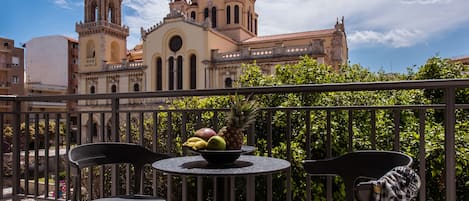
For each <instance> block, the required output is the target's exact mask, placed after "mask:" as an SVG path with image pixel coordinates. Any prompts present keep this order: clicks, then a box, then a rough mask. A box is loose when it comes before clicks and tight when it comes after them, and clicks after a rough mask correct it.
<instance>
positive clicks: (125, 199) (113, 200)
mask: <svg viewBox="0 0 469 201" xmlns="http://www.w3.org/2000/svg"><path fill="white" fill-rule="evenodd" d="M131 200H145V201H165V200H164V199H162V198H159V197H154V196H149V195H121V196H116V197H109V198H100V199H97V200H93V201H131Z"/></svg>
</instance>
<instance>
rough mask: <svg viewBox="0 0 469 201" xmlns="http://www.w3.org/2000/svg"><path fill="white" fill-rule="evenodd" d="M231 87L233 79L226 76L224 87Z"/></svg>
mask: <svg viewBox="0 0 469 201" xmlns="http://www.w3.org/2000/svg"><path fill="white" fill-rule="evenodd" d="M232 87H233V79H231V77H227V78H226V79H225V88H232Z"/></svg>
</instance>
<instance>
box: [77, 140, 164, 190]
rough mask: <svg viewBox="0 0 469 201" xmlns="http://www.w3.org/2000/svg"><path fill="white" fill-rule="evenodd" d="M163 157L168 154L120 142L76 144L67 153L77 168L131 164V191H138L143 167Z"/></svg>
mask: <svg viewBox="0 0 469 201" xmlns="http://www.w3.org/2000/svg"><path fill="white" fill-rule="evenodd" d="M163 158H169V156H168V155H166V154H161V153H155V152H153V151H150V150H148V149H146V148H145V147H143V146H141V145H137V144H130V143H120V142H102V143H90V144H83V145H78V146H76V147H73V148H72V149H71V150H70V152H69V153H68V159H69V161H70V163H71V164H72V165H74V166H75V167H77V168H79V169H82V168H86V167H92V166H98V165H105V164H119V163H121V164H124V163H125V164H132V165H133V166H134V170H135V179H134V181H135V185H134V191H133V193H138V192H140V182H141V176H142V170H143V167H144V166H145V165H146V164H151V163H153V162H155V161H157V160H160V159H163Z"/></svg>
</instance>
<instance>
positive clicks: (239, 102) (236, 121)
mask: <svg viewBox="0 0 469 201" xmlns="http://www.w3.org/2000/svg"><path fill="white" fill-rule="evenodd" d="M248 99H249V97H248V98H246V99H245V98H243V97H241V96H238V95H235V96H231V105H230V112H229V113H228V116H227V119H226V126H224V127H222V128H221V129H220V131H218V135H220V136H223V137H224V138H225V141H226V149H231V150H233V149H241V146H242V145H243V141H244V134H243V131H244V130H245V129H246V128H247V127H249V126H251V125H252V124H253V123H254V122H255V121H256V115H257V113H258V111H259V110H258V107H257V103H256V102H255V101H249V100H248Z"/></svg>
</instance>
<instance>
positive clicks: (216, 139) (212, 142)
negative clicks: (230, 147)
mask: <svg viewBox="0 0 469 201" xmlns="http://www.w3.org/2000/svg"><path fill="white" fill-rule="evenodd" d="M207 149H209V150H225V149H226V142H225V139H224V138H223V137H221V136H218V135H215V136H212V137H211V138H210V139H208V143H207Z"/></svg>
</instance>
